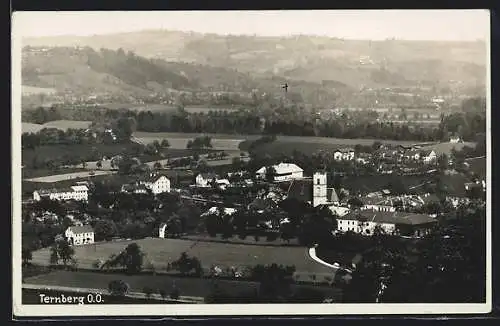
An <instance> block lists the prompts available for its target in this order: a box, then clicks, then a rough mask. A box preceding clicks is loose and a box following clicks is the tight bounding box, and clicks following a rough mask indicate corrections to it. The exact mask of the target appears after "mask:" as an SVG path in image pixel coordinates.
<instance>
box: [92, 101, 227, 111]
mask: <svg viewBox="0 0 500 326" xmlns="http://www.w3.org/2000/svg"><path fill="white" fill-rule="evenodd" d="M99 106H101V107H105V108H108V109H112V110H114V109H127V110H131V111H151V112H164V113H166V112H175V111H177V107H176V106H175V105H168V104H130V103H105V104H100V105H99ZM184 110H185V111H186V112H189V113H200V112H209V111H235V110H237V109H234V108H231V107H222V106H221V107H217V106H186V107H184Z"/></svg>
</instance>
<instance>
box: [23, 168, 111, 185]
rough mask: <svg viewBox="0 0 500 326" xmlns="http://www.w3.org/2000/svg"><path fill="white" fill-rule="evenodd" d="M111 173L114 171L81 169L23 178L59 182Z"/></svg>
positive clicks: (33, 180)
mask: <svg viewBox="0 0 500 326" xmlns="http://www.w3.org/2000/svg"><path fill="white" fill-rule="evenodd" d="M112 173H114V172H113V171H95V172H93V173H92V172H91V171H82V172H73V173H64V174H56V175H49V176H45V177H39V178H31V179H25V180H26V181H31V182H44V183H52V182H60V181H65V180H72V179H82V178H88V177H94V176H99V175H107V174H112Z"/></svg>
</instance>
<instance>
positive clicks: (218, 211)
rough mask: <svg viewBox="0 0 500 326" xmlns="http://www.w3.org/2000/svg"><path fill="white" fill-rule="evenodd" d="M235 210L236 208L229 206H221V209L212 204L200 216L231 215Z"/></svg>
mask: <svg viewBox="0 0 500 326" xmlns="http://www.w3.org/2000/svg"><path fill="white" fill-rule="evenodd" d="M236 212H237V209H236V208H230V207H223V208H222V210H221V209H220V208H219V207H216V206H213V207H211V208H210V209H209V210H207V211H206V212H205V213H203V214H201V216H207V215H213V214H215V215H217V216H221V215H233V214H234V213H236Z"/></svg>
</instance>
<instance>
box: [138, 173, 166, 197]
mask: <svg viewBox="0 0 500 326" xmlns="http://www.w3.org/2000/svg"><path fill="white" fill-rule="evenodd" d="M139 184H140V185H144V186H145V187H146V188H148V189H150V190H151V192H152V193H153V194H154V195H156V194H161V193H164V192H170V180H169V179H168V178H167V177H166V176H164V175H155V174H151V175H150V176H149V177H148V178H146V179H145V180H140V181H139Z"/></svg>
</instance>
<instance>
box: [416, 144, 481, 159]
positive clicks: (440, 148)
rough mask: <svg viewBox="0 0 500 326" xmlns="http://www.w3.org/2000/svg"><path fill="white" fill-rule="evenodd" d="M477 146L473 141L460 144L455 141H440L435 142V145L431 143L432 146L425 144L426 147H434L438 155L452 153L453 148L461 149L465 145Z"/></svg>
mask: <svg viewBox="0 0 500 326" xmlns="http://www.w3.org/2000/svg"><path fill="white" fill-rule="evenodd" d="M466 146H468V147H476V144H475V143H473V142H464V143H458V144H454V143H439V144H435V145H431V146H425V147H424V149H429V150H430V149H432V150H434V151H435V152H436V155H438V156H439V155H442V154H446V155H450V154H451V150H452V149H453V148H454V149H455V150H457V151H459V150H461V149H462V148H464V147H466Z"/></svg>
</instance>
